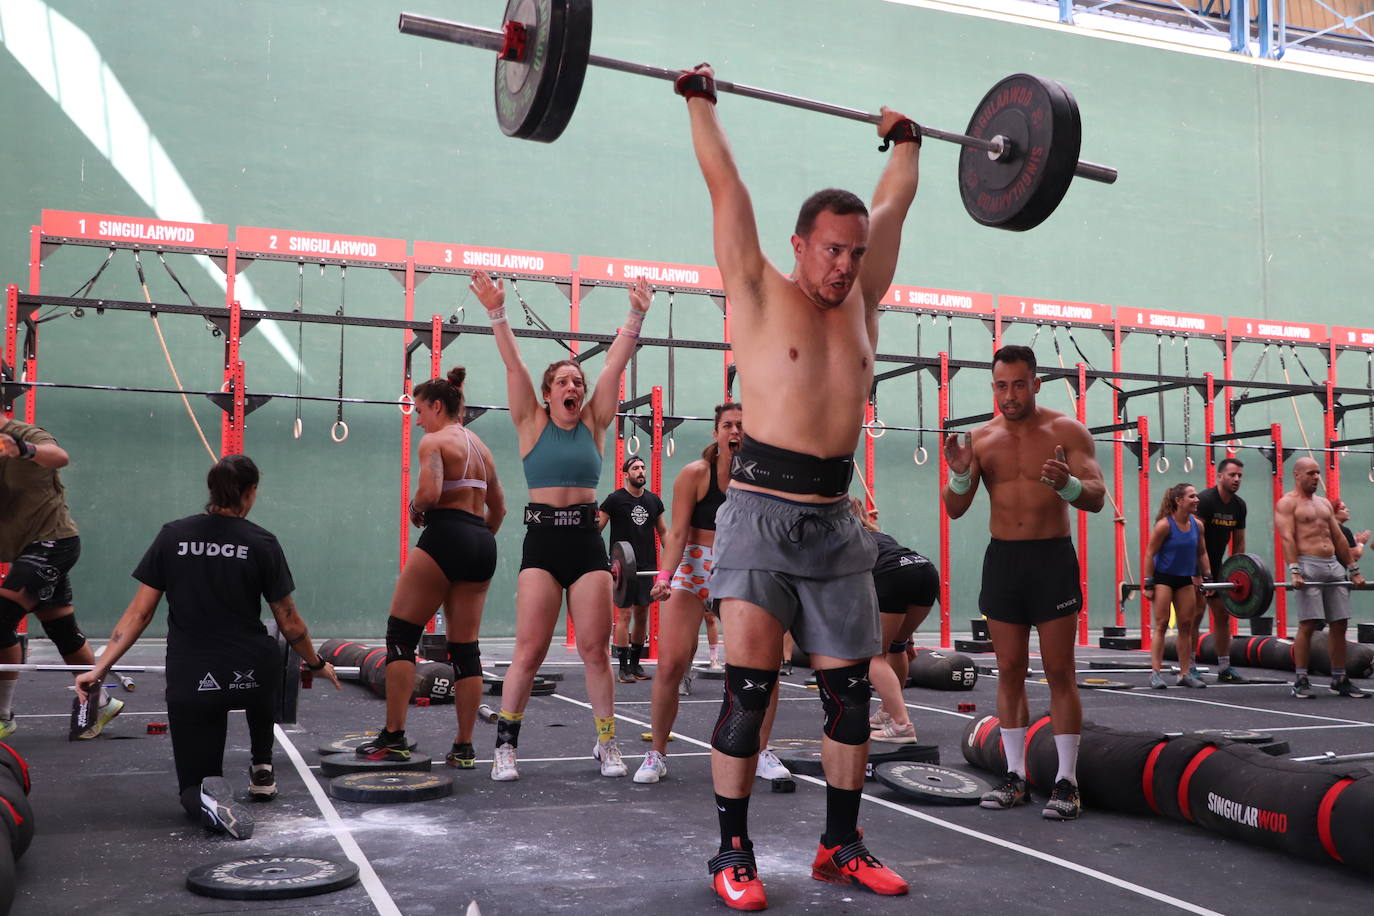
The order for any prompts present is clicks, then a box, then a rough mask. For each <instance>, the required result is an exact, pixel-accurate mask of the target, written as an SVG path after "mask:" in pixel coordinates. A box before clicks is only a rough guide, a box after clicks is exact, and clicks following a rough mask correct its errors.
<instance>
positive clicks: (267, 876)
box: [186, 856, 358, 900]
mask: <svg viewBox="0 0 1374 916" xmlns="http://www.w3.org/2000/svg"><path fill="white" fill-rule="evenodd" d="M357 882H358V866H357V865H354V864H353V863H352V862H350V861H348V860H347V859H326V858H323V857H320V856H252V857H250V858H246V859H230V860H229V861H228V862H219V863H216V864H214V865H202V866H200V867H198V868H193V869H191V873H190V874H188V875H187V876H186V887H187V889H188V890H190V891H193V892H195V893H197V894H200V895H201V896H202V897H217V898H219V899H221V900H289V899H292V898H295V897H313V896H314V895H316V894H327V893H329V892H330V891H337V890H342V889H343V888H345V887H349V886H351V885H353V884H356V883H357Z"/></svg>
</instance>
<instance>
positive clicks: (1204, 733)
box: [1190, 728, 1274, 744]
mask: <svg viewBox="0 0 1374 916" xmlns="http://www.w3.org/2000/svg"><path fill="white" fill-rule="evenodd" d="M1190 734H1193V735H1196V736H1197V737H1199V738H1202V739H1204V740H1209V739H1212V738H1223V739H1225V740H1227V741H1235V742H1237V743H1239V744H1269V743H1270V742H1272V741H1273V740H1274V736H1273V735H1271V734H1269V733H1268V732H1256V731H1251V730H1250V729H1248V728H1199V729H1195V730H1194V731H1192V732H1190Z"/></svg>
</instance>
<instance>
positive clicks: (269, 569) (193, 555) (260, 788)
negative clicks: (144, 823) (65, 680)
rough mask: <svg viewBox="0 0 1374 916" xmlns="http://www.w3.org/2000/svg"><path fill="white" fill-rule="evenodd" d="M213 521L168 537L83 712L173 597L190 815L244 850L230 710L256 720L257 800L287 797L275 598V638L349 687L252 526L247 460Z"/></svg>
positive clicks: (225, 482)
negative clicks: (275, 758) (277, 756)
mask: <svg viewBox="0 0 1374 916" xmlns="http://www.w3.org/2000/svg"><path fill="white" fill-rule="evenodd" d="M206 482H207V484H208V485H209V488H210V502H209V504H208V505H206V507H205V514H203V515H192V516H188V517H187V518H183V519H179V520H178V521H175V522H168V523H167V524H166V525H163V526H162V530H161V531H159V532H158V535H157V537H156V538H155V539H154V540H153V544H152V546H151V547H149V548H148V551H147V553H145V554H144V555H143V559H142V561H140V562H139V564H138V568H137V569H135V570H134V578H135V579H137V580H138V581H139V583H140V585H139V587H138V591H137V592H136V593H135V594H134V598H133V601H131V602H130V603H129V607H128V609H127V610H126V611H125V612H124V616H123V617H121V618H120V620H119V623H117V624H115V629H114V633H113V634H111V636H110V641H109V643H108V644H107V645H106V647H105V653H104V655H102V656H101V657H100V659H99V661H98V662H97V663H96V665H95V667H94V668H92V669H91V670H90V671H88V672H86V673H84V674H82V675H80V676H79V677H77V679H76V689H77V692H78V693H79V694H80V695H81V698H82V700H83V701H84V700H85V699H86V696H87V691H89V690H90V689H91V688H93V687H97V686H98V685H100V684H101V683H102V682H103V681H104V679H105V676H106V675H107V674H108V673H109V671H110V669H111V668H112V667H114V665H115V663H116V662H118V661H119V659H120V657H121V656H123V655H124V653H125V652H126V651H128V649H129V648H130V647H131V646H132V645H133V644H134V642H135V641H136V640H137V639H138V637H139V635H140V634H142V633H143V631H144V630H145V629H146V628H147V626H148V624H149V623H151V622H152V619H153V614H154V612H155V611H156V610H157V605H158V602H159V601H160V600H161V599H162V595H163V593H164V592H165V593H166V595H167V719H168V724H169V725H170V726H171V733H172V757H173V759H174V761H175V763H176V770H177V783H178V789H179V791H180V793H181V804H182V807H184V808H185V809H186V811H187V813H188V814H190V815H191V816H192V817H193V818H197V819H199V820H200V821H201V822H202V823H203V824H205V826H207V827H209V828H210V829H212V830H215V831H218V832H221V833H227V834H229V835H230V836H232V837H234V838H235V839H247V838H248V837H250V836H252V833H253V819H252V818H251V817H250V816H249V815H248V812H247V810H245V809H244V808H243V806H241V805H239V804H238V803H237V802H235V801H234V798H233V794H232V791H231V790H230V788H229V785H228V783H227V782H226V781H225V780H224V778H223V773H224V742H225V735H226V732H227V731H228V726H229V710H231V709H242V710H244V711H245V712H246V714H247V719H248V732H249V739H250V743H251V748H252V766H251V768H250V771H249V780H250V786H249V795H250V797H252V798H254V799H261V800H264V801H265V800H269V799H271V798H273V797H274V796H275V795H276V794H277V786H276V780H275V778H274V777H273V774H272V735H273V718H274V717H273V711H274V708H275V705H276V692H277V690H278V689H279V687H280V681H281V677H280V669H281V650H280V649H279V648H278V646H277V642H276V640H275V639H274V638H272V637H271V636H269V635H268V633H267V630H266V628H264V627H263V625H262V621H261V620H260V619H259V618H260V617H261V614H262V607H261V604H260V602H259V599H261V598H266V599H267V602H268V604H269V605H270V606H271V608H272V615H273V617H275V618H276V621H277V627H278V629H279V631H280V632H281V634H282V635H283V636H284V637H285V638H286V641H287V642H288V643H290V645H291V647H292V648H294V649H295V650H296V652H297V653H299V655H300V656H301V658H303V659H304V660H305V662H306V664H307V665H308V666H309V667H310V669H311V670H312V671H319V672H321V673H322V674H323V675H324V676H325V677H327V678H329V680H331V681H333V683H334V686H335V688H338V687H339V679H338V677H337V676H336V675H335V674H334V668H333V666H332V665H330V664H328V663H326V662H324V661H321V659H320V658H319V656H318V655H317V654H316V653H315V647H314V644H313V643H311V641H310V633H309V631H308V630H307V629H306V625H305V621H304V620H302V619H301V616H300V614H299V613H297V611H296V605H295V602H294V601H292V600H291V592H292V591H294V590H295V583H294V582H293V581H292V579H291V570H290V568H289V567H288V566H287V564H286V556H285V554H283V553H282V549H281V545H280V544H278V543H277V539H276V538H275V537H274V536H273V535H272V533H271V532H269V531H267V530H266V529H264V528H260V527H258V526H257V525H255V524H253V523H252V522H250V521H248V519H247V518H246V516H247V515H248V512H249V510H251V509H252V508H253V503H254V502H255V501H256V499H257V495H258V468H257V466H256V465H255V464H254V463H253V461H252V459H250V458H248V457H247V456H246V455H227V456H225V457H224V458H221V459H220V460H219V461H218V462H217V463H216V464H215V466H214V467H212V468H211V469H210V473H209V475H208V476H207V478H206Z"/></svg>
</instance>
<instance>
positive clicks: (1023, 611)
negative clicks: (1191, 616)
mask: <svg viewBox="0 0 1374 916" xmlns="http://www.w3.org/2000/svg"><path fill="white" fill-rule="evenodd" d="M1039 391H1040V380H1039V379H1038V378H1036V377H1035V353H1034V352H1033V351H1032V350H1031V349H1030V348H1029V347H1018V346H1007V347H1003V348H1002V349H1000V350H998V351H997V352H996V353H995V354H993V357H992V393H993V397H994V399H995V400H996V402H997V407H998V409H999V410H1000V411H1001V415H1000V416H997V417H995V418H993V420H992V422H990V423H989V424H988V425H987V426H983V427H980V428H978V429H975V430H974V431H973V433H972V434H971V439H972V441H971V442H969V441H967V440H965V439H964V438H963V437H962V436H961V434H959V433H950V434H949V435H948V436H946V437H945V458H946V460H948V462H949V471H950V478H949V485H948V486H947V487H945V489H944V492H943V493H942V494H941V496H942V497H943V499H944V501H945V508H946V509H948V510H949V517H950V518H959V517H960V516H962V515H963V514H964V513H965V512H967V511H968V507H969V506H970V505H971V504H972V503H973V497H974V495H975V494H976V493H977V491H978V482H979V481H980V480H981V481H982V482H983V484H984V485H985V486H986V487H987V490H988V499H989V500H991V502H992V511H991V513H990V514H989V518H988V528H989V529H991V532H992V540H991V541H990V542H989V543H988V549H987V553H986V554H984V556H983V588H982V592H981V594H980V595H979V597H978V607H979V610H981V611H982V612H983V613H984V614H986V615H987V618H988V632H989V633H990V634H991V636H992V648H993V651H994V652H996V653H997V716H998V718H999V719H1001V722H1002V746H1003V748H1004V749H1005V751H1006V755H1007V777H1006V779H1005V780H1003V782H1002V784H1001V785H999V786H997V787H996V788H995V789H993V790H992V791H991V792H989V793H987V794H986V795H984V796H983V800H982V805H983V807H984V808H1011V807H1013V806H1015V805H1021V804H1025V803H1026V802H1028V801H1029V800H1030V796H1029V794H1028V792H1027V788H1026V752H1025V740H1026V726H1027V724H1028V721H1029V719H1030V715H1029V711H1028V709H1027V705H1026V670H1027V666H1028V663H1029V657H1030V629H1031V627H1032V626H1034V627H1035V629H1036V631H1037V632H1038V633H1039V635H1040V656H1041V662H1042V664H1043V666H1044V668H1045V679H1046V680H1047V681H1048V682H1049V687H1050V718H1051V720H1052V723H1053V726H1054V745H1055V749H1056V750H1057V751H1058V753H1059V771H1058V773H1057V774H1056V775H1055V783H1054V789H1053V791H1052V792H1051V794H1050V798H1049V801H1048V802H1047V803H1046V804H1045V809H1044V811H1043V814H1044V815H1045V817H1047V818H1050V819H1052V820H1072V819H1073V818H1076V817H1078V813H1079V801H1078V775H1077V766H1078V738H1079V734H1080V732H1081V731H1082V725H1083V707H1082V705H1081V704H1080V703H1079V700H1078V680H1077V678H1076V676H1075V673H1074V659H1073V646H1074V635H1075V631H1076V629H1077V627H1076V624H1077V622H1078V612H1079V610H1080V609H1081V608H1082V604H1083V595H1082V592H1081V591H1080V589H1079V587H1078V558H1077V555H1076V554H1075V553H1074V549H1073V541H1072V540H1070V538H1069V507H1070V506H1073V507H1074V508H1075V509H1082V510H1084V511H1086V512H1098V511H1101V509H1102V501H1103V496H1104V494H1105V493H1106V486H1105V485H1104V484H1103V482H1102V469H1101V468H1100V467H1098V465H1097V459H1096V457H1094V455H1095V449H1094V446H1093V440H1092V436H1091V435H1090V434H1089V433H1088V430H1087V427H1085V426H1084V425H1083V424H1082V423H1079V422H1078V421H1077V420H1075V419H1074V418H1073V417H1070V416H1067V415H1066V414H1062V413H1060V412H1059V411H1057V410H1050V409H1048V408H1046V407H1038V406H1036V403H1035V395H1036V394H1037V393H1038V392H1039Z"/></svg>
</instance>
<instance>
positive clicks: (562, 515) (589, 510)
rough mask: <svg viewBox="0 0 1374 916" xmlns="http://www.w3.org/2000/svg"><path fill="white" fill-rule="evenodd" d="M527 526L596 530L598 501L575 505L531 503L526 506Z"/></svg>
mask: <svg viewBox="0 0 1374 916" xmlns="http://www.w3.org/2000/svg"><path fill="white" fill-rule="evenodd" d="M525 527H526V528H564V529H570V528H590V529H592V530H596V503H578V504H577V505H575V506H550V505H547V504H545V503H530V504H529V505H528V506H526V507H525Z"/></svg>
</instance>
